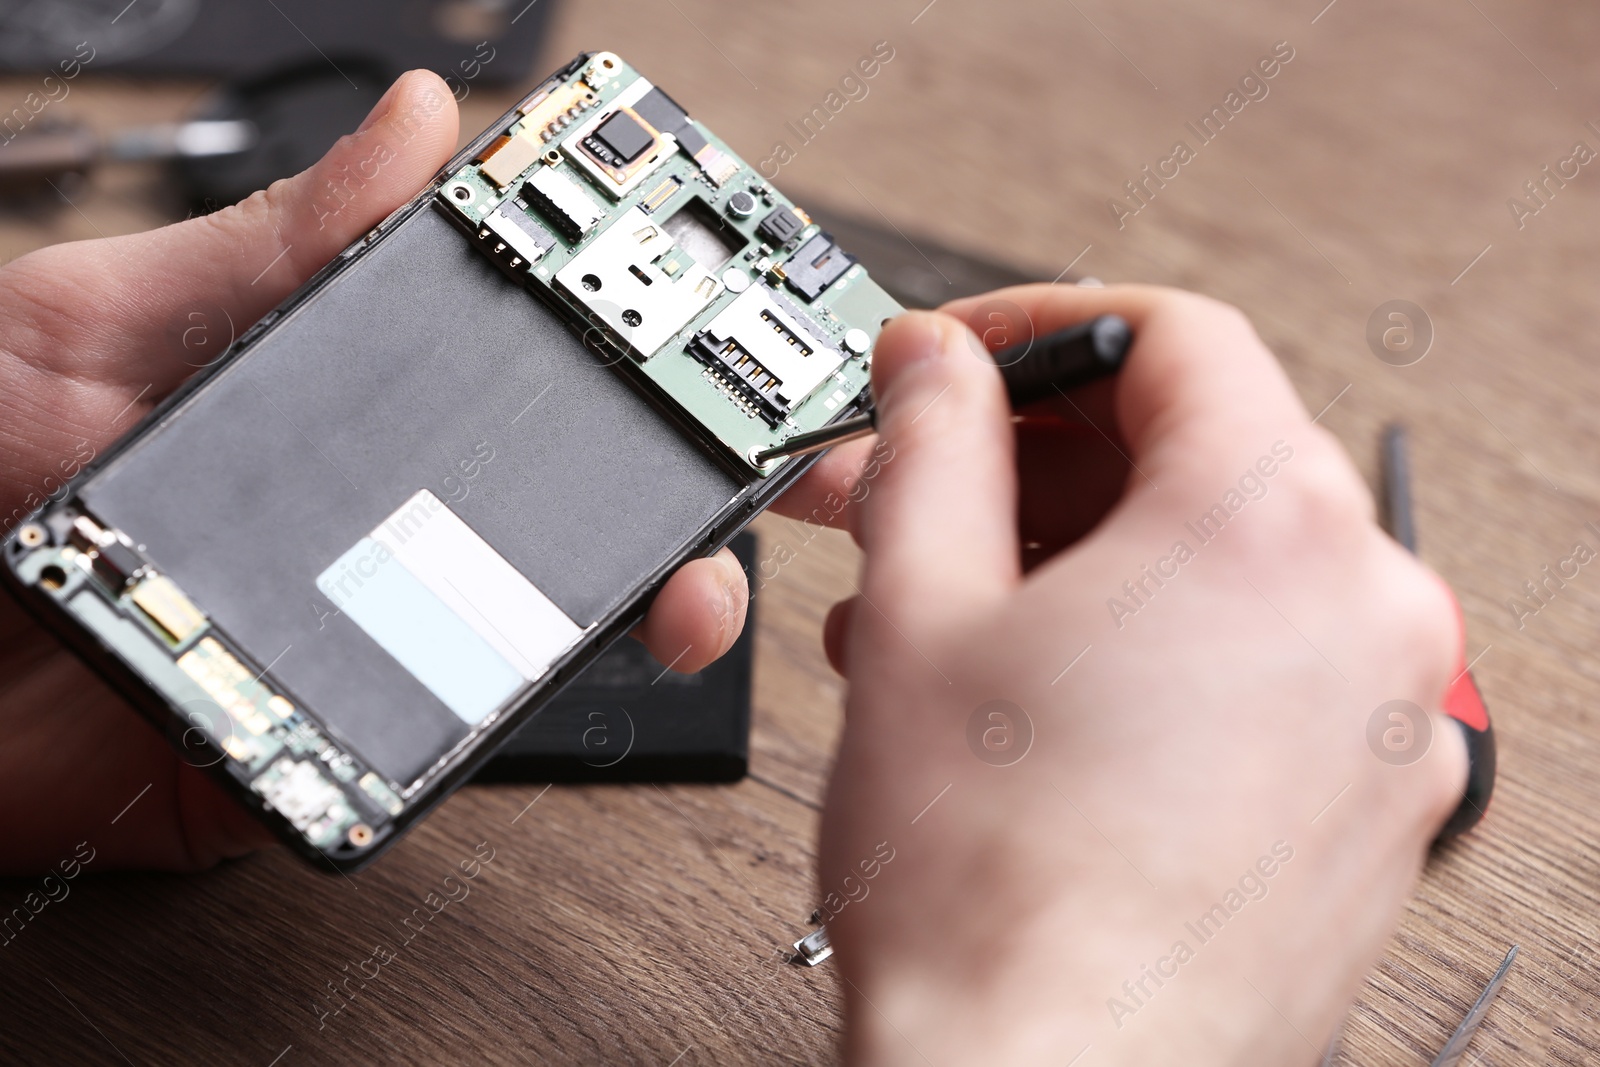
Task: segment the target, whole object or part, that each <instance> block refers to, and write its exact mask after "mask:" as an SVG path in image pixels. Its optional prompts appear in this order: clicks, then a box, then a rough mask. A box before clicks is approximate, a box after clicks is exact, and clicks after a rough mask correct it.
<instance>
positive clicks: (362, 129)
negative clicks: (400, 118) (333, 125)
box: [356, 74, 408, 133]
mask: <svg viewBox="0 0 1600 1067" xmlns="http://www.w3.org/2000/svg"><path fill="white" fill-rule="evenodd" d="M407 77H408V75H405V74H402V75H400V77H398V78H396V79H395V82H394V84H393V85H391V86H389V88H388V89H386V90H385V91H384V94H383V95H382V96H381V97H379V98H378V102H377V103H376V104H374V105H372V110H371V111H369V112H367V117H366V118H364V119H362V120H361V125H359V126H357V127H356V132H357V133H366V132H367V130H369V129H371V128H372V127H373V126H374V125H375V124H377V123H379V122H382V121H383V120H384V119H385V118H387V117H388V116H389V112H391V111H393V110H394V102H395V98H396V97H398V96H399V95H400V86H401V85H402V84H403V83H404V82H405V80H406V78H407Z"/></svg>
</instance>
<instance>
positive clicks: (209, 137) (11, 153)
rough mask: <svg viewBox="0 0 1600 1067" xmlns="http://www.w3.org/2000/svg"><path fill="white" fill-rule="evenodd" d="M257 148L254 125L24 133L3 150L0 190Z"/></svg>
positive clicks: (229, 122) (204, 123) (208, 123)
mask: <svg viewBox="0 0 1600 1067" xmlns="http://www.w3.org/2000/svg"><path fill="white" fill-rule="evenodd" d="M255 143H256V128H255V125H254V124H253V123H250V122H246V121H240V120H222V121H211V120H198V121H194V122H169V123H163V124H161V125H159V126H145V127H141V128H137V129H132V130H123V131H121V132H119V133H115V134H112V135H111V136H110V137H99V136H97V135H95V134H94V133H93V132H91V131H90V130H89V129H87V128H86V127H83V126H79V125H75V124H74V125H64V126H55V127H53V128H47V129H43V130H39V131H37V132H35V131H31V130H30V131H24V132H23V133H21V134H19V135H17V136H16V137H15V138H13V139H12V140H10V141H8V142H6V144H5V146H4V147H5V150H4V151H0V191H4V192H12V191H16V190H19V189H26V188H32V187H35V186H42V185H44V184H45V183H47V182H53V181H55V180H56V179H57V178H59V177H62V176H64V175H68V174H86V173H88V171H89V170H90V169H91V168H93V167H94V166H96V165H97V164H100V163H145V162H167V161H169V160H190V159H208V158H211V157H215V156H229V155H237V154H239V153H241V152H246V151H248V150H249V149H250V148H252V147H253V146H254V145H255Z"/></svg>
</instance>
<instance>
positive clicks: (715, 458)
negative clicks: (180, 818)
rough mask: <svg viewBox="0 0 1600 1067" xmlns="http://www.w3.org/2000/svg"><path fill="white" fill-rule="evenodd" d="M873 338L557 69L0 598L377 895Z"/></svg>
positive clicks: (624, 88)
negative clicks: (433, 819) (422, 837)
mask: <svg viewBox="0 0 1600 1067" xmlns="http://www.w3.org/2000/svg"><path fill="white" fill-rule="evenodd" d="M900 310H901V308H900V306H899V305H898V304H897V303H895V301H894V300H893V299H891V298H890V297H889V296H888V295H886V294H885V293H884V291H883V290H882V289H880V288H879V287H878V285H877V284H876V283H874V282H873V281H872V279H870V278H869V277H868V276H867V274H866V272H865V270H864V269H863V268H862V267H861V266H860V265H859V264H858V263H856V261H855V259H854V257H852V256H851V255H849V254H848V253H847V252H845V251H844V250H843V249H841V248H840V247H839V246H838V245H837V244H836V243H835V242H834V241H833V239H832V238H831V237H830V236H829V235H828V234H826V233H823V232H821V231H820V230H819V228H818V227H817V226H816V225H814V224H813V223H812V222H811V221H810V219H809V218H808V217H807V215H806V213H805V212H804V211H802V210H801V209H800V208H798V207H796V206H795V205H794V204H792V203H790V202H789V201H788V200H786V199H785V198H784V197H783V196H782V195H781V194H780V193H778V192H777V191H776V190H775V189H773V188H772V186H771V185H770V184H769V183H768V182H766V181H765V180H764V179H763V178H762V177H761V175H759V174H758V173H757V172H755V171H754V170H753V169H752V168H751V167H750V166H748V165H747V164H746V163H745V162H744V161H743V160H741V159H740V158H739V157H738V156H737V155H735V154H734V153H733V152H732V151H731V150H730V149H729V148H728V147H727V146H726V145H725V144H723V143H722V142H721V141H720V140H718V139H717V138H716V137H715V136H714V135H713V134H712V133H711V132H710V131H708V130H707V129H706V128H705V127H704V126H702V125H700V124H699V123H697V122H695V121H694V120H693V119H691V118H690V117H689V115H688V114H687V113H686V112H685V111H684V109H683V108H682V107H681V106H679V105H678V104H677V103H676V102H674V101H673V99H672V98H671V97H669V96H668V95H667V94H666V93H665V92H663V91H662V90H661V89H659V88H657V87H656V86H655V85H653V84H652V83H651V82H649V81H647V80H646V79H645V78H644V77H643V76H641V75H640V74H638V73H637V72H636V71H634V70H633V68H631V67H630V66H628V65H627V64H626V63H624V62H623V61H622V60H621V59H619V58H618V57H617V56H615V55H613V54H611V53H609V52H600V53H595V54H591V55H584V56H580V57H579V58H578V59H577V60H576V61H574V62H573V63H572V64H570V65H569V66H567V67H566V68H565V69H564V70H562V71H561V72H559V73H558V74H556V75H554V76H553V77H551V78H550V79H549V80H547V81H546V82H545V83H544V84H542V85H541V86H539V88H538V89H536V90H535V91H534V92H533V93H531V94H530V95H529V96H528V97H527V98H526V99H525V100H523V101H522V102H521V103H520V104H519V105H518V106H517V107H516V108H514V109H513V110H512V111H510V112H508V113H507V114H506V115H504V116H503V117H502V118H501V119H500V120H499V121H498V122H496V123H495V124H494V125H493V126H492V127H491V128H490V129H489V130H487V131H485V132H484V133H483V134H482V135H481V136H479V137H478V139H477V140H476V141H474V142H473V143H472V144H471V145H469V146H468V147H467V148H466V149H465V150H464V151H463V152H462V153H461V154H460V155H458V156H457V157H456V159H454V160H453V161H452V162H451V163H450V164H449V165H448V166H447V167H446V169H445V170H444V171H443V172H442V173H441V174H440V176H439V177H438V178H437V179H436V180H435V182H434V183H433V184H432V186H431V187H430V188H428V189H426V190H425V191H424V192H423V193H422V194H421V195H419V196H418V197H417V198H416V199H415V200H413V201H412V202H411V203H410V204H408V205H407V206H406V207H404V208H402V209H401V210H399V211H397V212H395V213H394V214H393V215H392V216H390V217H389V218H388V219H387V220H385V221H384V222H383V223H382V224H381V225H380V226H378V227H377V228H376V229H375V230H373V231H372V232H371V233H370V234H368V235H367V236H366V237H365V238H364V239H362V240H360V241H358V242H356V243H355V244H353V245H351V246H350V247H349V248H348V249H346V250H345V251H344V252H343V253H341V254H340V255H339V256H338V257H337V258H336V259H335V260H334V262H332V263H330V264H329V265H328V266H327V267H326V268H324V269H323V270H322V271H321V272H319V273H318V274H317V275H316V276H315V277H314V278H312V279H311V280H310V281H309V282H308V283H307V284H306V285H305V286H303V287H302V288H301V289H300V290H299V292H297V293H296V294H295V295H293V296H291V297H290V298H289V299H288V300H286V301H285V302H284V303H283V304H282V305H281V306H280V307H278V308H277V309H276V310H275V311H273V312H271V313H269V314H268V315H267V316H266V317H265V318H263V319H262V320H261V322H260V323H258V324H256V325H255V326H254V327H253V328H252V329H250V330H249V331H248V332H247V333H246V334H245V335H244V336H243V337H241V338H239V340H238V341H237V342H236V343H235V344H234V345H233V346H232V347H231V348H230V349H229V350H228V353H227V354H226V355H225V356H224V357H223V358H222V359H221V360H219V361H218V363H217V364H216V365H215V366H212V367H209V368H207V369H206V370H205V371H203V372H202V373H201V374H199V375H198V376H197V377H196V379H195V380H194V381H192V382H190V383H189V384H187V385H186V386H185V387H184V388H183V389H182V390H180V391H179V392H178V393H177V394H176V395H174V396H172V397H170V398H168V399H167V400H165V401H164V402H163V403H162V404H161V405H160V406H159V407H158V408H157V409H156V410H155V411H153V412H152V413H151V414H150V415H149V417H147V418H146V419H144V420H143V421H142V422H141V423H140V424H139V426H138V427H136V428H135V430H134V431H133V432H131V433H130V434H129V435H128V436H127V437H126V438H124V439H123V440H122V441H121V442H119V443H118V444H117V446H116V447H115V448H114V449H113V450H111V451H110V452H108V453H107V454H105V455H103V456H102V457H101V458H100V459H98V460H97V461H96V462H95V463H93V464H92V465H91V466H89V467H88V468H86V469H85V470H84V471H83V472H82V473H81V474H80V475H79V476H78V477H77V478H76V479H74V480H73V481H72V483H71V484H70V485H69V486H68V487H67V488H66V490H65V491H64V492H63V493H62V494H61V495H60V496H59V497H58V498H57V499H55V500H54V501H52V502H50V503H48V504H46V505H45V506H44V507H43V508H41V509H40V510H39V511H37V512H35V513H34V514H33V515H32V516H31V517H29V519H28V520H26V521H25V522H24V523H22V524H21V525H19V526H18V527H17V528H16V529H15V530H14V531H13V532H12V533H11V534H10V535H9V536H8V538H7V540H6V542H5V546H4V558H5V563H6V567H5V568H3V571H4V575H5V579H6V583H7V585H8V586H9V587H10V588H11V589H12V590H13V592H14V593H15V594H16V595H18V596H19V597H20V598H21V599H22V601H23V602H24V603H25V604H26V605H27V606H28V607H29V608H30V609H31V610H32V611H33V612H34V613H35V614H36V615H37V616H38V617H39V618H40V619H41V620H42V621H43V622H44V623H46V624H47V625H49V626H50V627H51V628H53V629H54V630H55V631H56V632H57V633H58V634H59V635H60V636H61V637H62V638H63V639H64V640H65V641H66V643H67V644H68V645H70V646H71V647H72V648H74V649H75V650H76V651H77V652H78V653H79V654H80V655H81V656H82V657H83V658H84V659H85V660H87V661H88V662H89V663H90V664H91V665H92V666H93V667H94V668H95V669H96V670H98V671H99V672H100V673H101V674H102V675H104V676H105V677H106V678H107V679H109V680H110V681H111V682H112V683H113V684H114V685H115V686H116V687H117V688H118V689H119V690H120V691H121V692H122V693H123V694H124V695H125V696H126V697H127V698H128V699H129V700H130V701H131V702H132V703H133V704H134V705H135V706H136V707H138V708H139V709H140V710H141V711H142V712H143V713H144V714H145V715H147V716H148V717H150V718H151V719H152V721H154V722H156V723H157V724H158V725H160V726H161V727H163V728H164V729H166V730H167V731H168V734H169V736H170V737H171V738H172V740H173V742H174V743H175V744H176V745H177V747H178V749H179V751H180V752H181V753H182V754H183V756H184V758H185V759H187V760H189V761H190V762H192V763H194V764H196V765H197V766H203V767H208V768H209V769H210V771H211V773H213V774H214V775H215V776H216V777H217V779H218V780H219V781H221V782H222V783H223V784H224V785H225V786H227V787H228V788H229V789H230V790H231V791H232V793H233V794H234V795H235V796H237V797H238V798H240V799H241V800H242V801H243V802H244V803H245V804H246V805H247V806H248V807H250V809H251V810H252V811H254V812H257V813H259V815H260V817H261V818H262V819H263V820H264V821H265V822H266V823H268V824H269V825H271V826H272V827H273V828H274V829H275V830H276V832H277V833H278V834H279V835H280V836H281V837H282V838H283V839H284V840H285V841H286V842H288V843H289V844H290V845H292V846H293V847H294V848H295V849H296V850H297V851H298V852H299V853H301V854H302V855H303V856H305V857H306V858H308V859H310V860H311V861H313V862H314V863H316V864H318V865H320V866H321V867H322V868H323V869H328V868H329V867H330V866H331V867H332V868H335V869H339V870H346V871H348V870H354V869H356V868H358V867H360V866H362V865H363V864H365V863H367V862H369V861H370V860H371V859H373V858H374V857H375V856H376V855H378V854H379V853H380V852H381V851H382V850H383V849H384V848H386V847H387V846H389V845H391V844H393V843H394V841H395V840H396V839H397V838H398V837H399V835H400V834H401V833H402V832H404V831H405V830H406V829H407V828H409V827H410V826H411V825H413V824H415V823H416V821H417V820H418V819H420V818H421V817H422V816H423V815H424V814H425V813H426V812H427V811H428V810H429V809H431V808H432V807H433V806H434V805H436V804H438V803H440V802H441V801H442V800H444V799H445V798H446V797H447V796H449V795H450V793H451V792H452V791H453V790H454V789H455V788H456V787H457V786H459V785H461V784H463V783H464V782H465V781H466V780H467V779H468V778H469V777H470V775H471V774H472V772H473V771H474V769H476V767H477V766H478V765H479V764H480V763H482V762H483V761H484V760H486V759H487V758H488V757H489V756H490V755H491V754H492V753H493V751H494V749H495V747H496V745H497V743H498V742H500V741H501V740H503V739H504V738H506V737H507V736H509V735H510V734H511V733H512V732H513V731H514V730H515V729H516V728H517V727H518V726H519V725H520V724H521V723H522V722H524V721H526V720H527V719H528V718H529V717H530V716H531V715H533V714H535V712H536V711H537V710H538V708H539V707H540V706H541V705H542V704H544V703H545V702H546V701H547V700H549V699H550V697H551V696H553V695H554V694H555V693H556V692H557V691H558V690H559V689H560V688H561V686H562V685H563V684H565V683H566V682H567V681H569V680H570V679H572V678H573V677H574V676H575V675H576V674H578V673H579V672H581V671H582V670H583V668H584V667H585V666H586V665H587V664H588V663H589V662H591V661H592V660H593V659H594V658H595V657H596V656H598V655H599V654H600V653H601V652H602V651H603V650H604V649H605V647H606V646H607V645H609V644H610V643H611V642H612V641H613V640H615V639H616V638H618V637H619V636H621V635H622V634H625V633H626V632H627V631H628V630H629V629H630V628H631V627H632V626H633V625H634V624H635V623H636V622H637V621H638V620H639V619H640V618H641V617H642V615H643V613H644V611H645V609H646V607H647V606H648V605H649V603H650V600H651V598H652V597H653V596H654V594H655V593H656V591H657V590H658V589H659V588H660V587H661V585H662V583H663V582H664V581H665V580H666V578H667V577H668V576H669V575H670V574H671V573H672V572H673V571H674V570H676V569H677V568H678V567H679V566H680V565H681V564H683V563H685V562H687V561H688V560H691V559H694V558H696V557H700V556H706V555H710V554H711V553H713V552H715V551H716V550H717V549H718V548H720V547H721V546H722V545H723V544H724V543H725V542H727V541H728V540H729V539H730V538H731V537H732V536H733V535H734V534H735V533H736V532H738V531H739V530H740V529H741V528H742V527H743V526H744V525H745V524H746V523H748V522H749V521H750V520H751V519H752V518H753V517H754V516H755V515H756V514H757V513H758V512H760V510H761V509H762V508H763V507H764V506H766V505H767V504H768V503H770V502H771V501H772V500H773V499H774V497H775V496H776V495H777V494H778V493H779V492H781V491H782V490H783V488H784V487H785V485H786V484H787V483H788V482H790V481H792V480H793V479H794V478H795V477H796V476H798V475H799V474H800V473H801V472H802V471H803V469H804V468H805V467H806V465H807V463H808V459H805V458H801V459H788V460H776V461H772V462H770V463H768V464H767V465H766V466H764V467H760V466H757V465H755V463H754V462H753V460H752V458H751V457H752V456H753V455H754V454H755V453H756V452H757V451H758V450H760V449H762V448H764V447H767V446H769V445H772V444H777V443H780V442H782V441H783V440H785V439H787V438H788V437H789V436H790V435H792V434H795V433H800V432H803V431H806V430H813V429H816V428H817V427H819V426H822V425H824V424H826V423H829V422H831V421H833V420H835V419H839V418H844V417H848V416H850V415H853V414H857V413H859V412H860V411H862V410H864V408H865V406H866V405H867V403H868V402H869V401H868V394H867V384H868V377H869V363H870V359H871V351H872V346H873V342H874V341H875V339H876V338H877V336H878V332H879V330H880V328H881V326H882V324H883V323H884V322H885V321H887V320H888V319H889V318H890V317H892V316H893V315H895V314H897V313H898V312H899V311H900Z"/></svg>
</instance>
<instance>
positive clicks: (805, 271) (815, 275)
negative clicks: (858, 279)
mask: <svg viewBox="0 0 1600 1067" xmlns="http://www.w3.org/2000/svg"><path fill="white" fill-rule="evenodd" d="M855 261H856V257H855V256H852V255H851V254H850V253H849V252H846V251H845V250H844V249H842V248H840V247H839V246H838V245H837V244H836V243H835V242H834V240H833V238H832V237H830V236H829V235H828V234H825V233H819V234H817V235H816V236H815V237H813V238H811V240H809V241H807V242H806V243H805V244H803V245H801V246H800V250H799V251H798V252H796V253H795V254H794V255H793V256H792V257H791V258H790V260H789V262H787V263H785V264H784V265H783V272H784V274H785V276H786V278H787V280H788V283H789V288H791V289H793V290H794V291H795V292H797V293H799V294H800V295H801V296H803V297H805V298H806V299H807V300H808V301H809V300H815V299H816V298H817V297H818V296H820V295H822V291H823V290H824V289H826V288H827V287H828V286H830V285H832V284H833V283H834V282H836V281H838V280H839V278H840V276H841V275H843V274H844V272H845V271H847V270H849V269H850V267H851V265H852V264H854V263H855Z"/></svg>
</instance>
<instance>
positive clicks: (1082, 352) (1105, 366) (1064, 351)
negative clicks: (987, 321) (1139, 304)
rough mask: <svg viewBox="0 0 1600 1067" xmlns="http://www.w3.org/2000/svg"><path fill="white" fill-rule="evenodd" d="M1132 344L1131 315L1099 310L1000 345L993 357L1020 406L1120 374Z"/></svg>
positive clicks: (1009, 392) (1014, 400)
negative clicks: (1127, 317) (1054, 328)
mask: <svg viewBox="0 0 1600 1067" xmlns="http://www.w3.org/2000/svg"><path fill="white" fill-rule="evenodd" d="M1132 344H1133V330H1132V329H1131V328H1130V327H1129V326H1128V323H1127V320H1125V319H1123V318H1122V316H1120V315H1100V316H1098V317H1096V318H1092V319H1090V320H1089V321H1088V322H1080V323H1078V324H1077V325H1076V326H1068V327H1067V328H1066V329H1064V330H1057V331H1055V332H1054V333H1049V334H1046V335H1045V336H1043V337H1035V338H1034V339H1033V340H1031V341H1024V342H1021V343H1019V344H1015V345H1012V346H1011V347H1009V348H1002V349H1001V350H1000V351H998V352H996V353H994V357H993V358H994V361H995V364H996V365H997V366H998V367H999V368H1000V375H1001V377H1003V378H1004V379H1005V382H1006V392H1007V394H1008V395H1009V396H1010V398H1011V406H1012V407H1014V408H1017V407H1021V406H1023V405H1024V404H1031V403H1033V402H1034V401H1035V400H1043V399H1044V398H1046V397H1051V396H1057V395H1059V393H1061V392H1065V391H1066V390H1068V389H1071V388H1074V387H1075V386H1079V385H1086V384H1088V383H1089V382H1092V381H1096V380H1098V379H1100V378H1108V377H1110V376H1111V375H1113V374H1116V373H1117V372H1118V371H1119V370H1121V369H1122V364H1123V362H1124V361H1125V360H1126V359H1127V358H1128V349H1129V348H1130V347H1131V346H1132Z"/></svg>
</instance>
